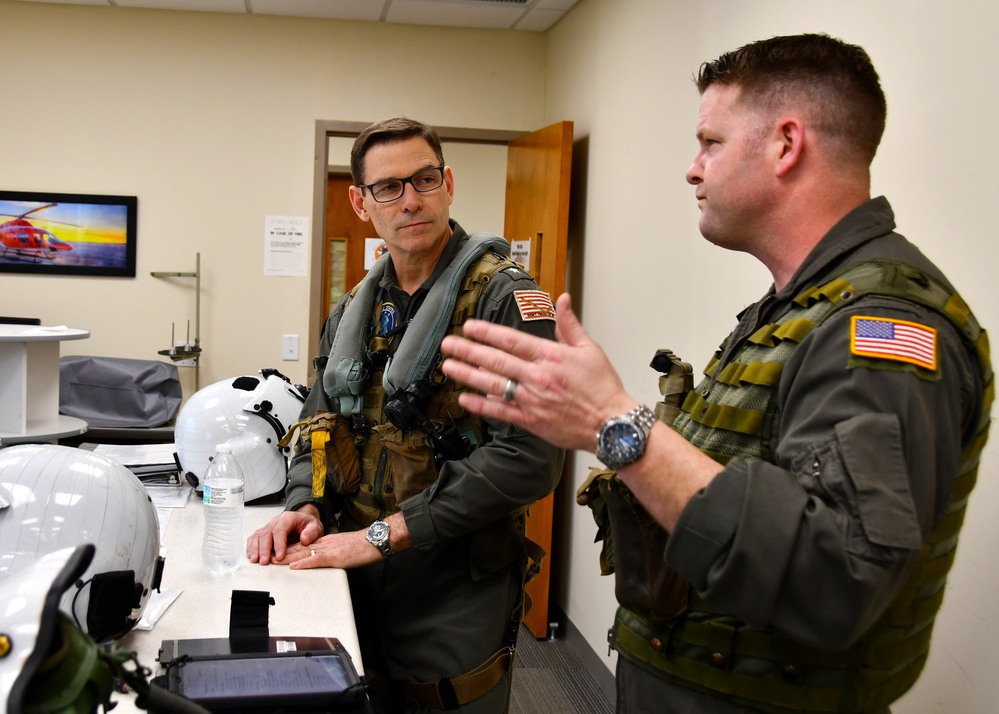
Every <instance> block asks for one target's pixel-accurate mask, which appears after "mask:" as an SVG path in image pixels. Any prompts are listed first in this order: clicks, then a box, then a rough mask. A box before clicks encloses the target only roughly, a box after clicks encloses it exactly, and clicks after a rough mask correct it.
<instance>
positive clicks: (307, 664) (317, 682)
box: [159, 637, 364, 712]
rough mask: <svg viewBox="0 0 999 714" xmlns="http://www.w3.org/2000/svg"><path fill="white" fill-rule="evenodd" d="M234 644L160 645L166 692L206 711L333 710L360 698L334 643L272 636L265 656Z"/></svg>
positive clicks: (358, 684)
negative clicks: (168, 691)
mask: <svg viewBox="0 0 999 714" xmlns="http://www.w3.org/2000/svg"><path fill="white" fill-rule="evenodd" d="M233 645H234V643H233V641H230V640H229V639H227V638H217V639H200V640H198V639H195V640H164V641H163V644H162V646H161V648H160V657H159V659H160V662H161V663H162V664H163V666H164V667H165V668H166V670H167V673H166V683H167V689H169V690H170V691H172V692H176V693H177V694H180V695H182V696H184V697H186V698H187V699H190V700H191V701H194V702H197V703H198V704H200V705H201V706H203V707H204V708H206V709H208V710H209V711H211V712H270V711H275V710H285V711H287V710H291V711H302V712H308V711H335V710H336V708H337V706H339V705H352V704H354V703H356V702H358V701H359V700H360V699H362V698H363V696H364V684H363V682H362V681H361V680H360V678H359V677H358V676H357V672H356V670H355V669H354V665H353V662H352V660H351V657H350V654H349V653H348V652H347V650H346V649H344V648H343V646H342V645H341V644H340V642H339V640H336V639H334V638H316V637H309V638H301V637H286V638H282V637H271V638H268V641H267V646H266V651H264V648H263V647H262V646H260V647H258V648H257V651H244V650H245V649H246V648H244V647H241V646H239V643H238V641H237V642H236V643H235V645H236V646H233Z"/></svg>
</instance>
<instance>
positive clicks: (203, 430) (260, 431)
mask: <svg viewBox="0 0 999 714" xmlns="http://www.w3.org/2000/svg"><path fill="white" fill-rule="evenodd" d="M260 374H261V376H259V377H251V376H241V377H234V378H231V379H224V380H222V381H221V382H216V383H215V384H211V385H209V386H207V387H205V388H203V389H201V390H199V391H198V392H196V393H195V394H194V395H193V396H192V397H191V398H190V399H188V400H187V403H186V404H184V406H183V407H182V408H181V410H180V413H179V414H178V415H177V421H176V425H175V427H174V440H175V442H176V445H177V458H178V459H179V460H180V465H181V468H182V469H183V470H184V473H185V476H186V478H187V480H188V482H189V483H190V484H191V485H192V486H194V488H195V490H196V491H201V490H202V483H203V481H204V477H205V471H206V469H207V468H208V464H209V462H210V461H211V459H212V456H214V454H215V447H216V445H218V444H222V443H228V444H229V445H231V446H232V453H233V456H234V457H235V458H236V462H237V463H238V464H239V466H240V468H241V469H242V471H243V477H244V479H245V485H244V494H245V498H246V501H247V502H249V501H253V500H256V499H261V498H267V497H272V496H276V495H278V494H280V493H282V492H283V491H284V487H285V484H286V482H287V475H288V459H287V453H286V452H287V451H288V449H287V448H282V447H279V446H278V441H280V440H281V437H283V436H284V435H285V432H286V431H287V430H288V428H289V427H290V426H291V425H292V424H294V423H295V422H296V421H297V420H298V418H299V415H300V413H301V411H302V404H303V403H304V402H305V397H304V396H303V391H304V388H302V387H296V386H295V385H293V384H291V382H290V381H289V380H288V378H287V377H285V376H284V375H282V374H281V373H280V372H277V371H276V370H270V369H265V370H261V372H260Z"/></svg>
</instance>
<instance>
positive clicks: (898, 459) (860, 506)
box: [836, 414, 923, 550]
mask: <svg viewBox="0 0 999 714" xmlns="http://www.w3.org/2000/svg"><path fill="white" fill-rule="evenodd" d="M836 438H837V439H838V441H839V445H840V451H841V453H842V455H843V463H844V464H845V466H846V471H847V474H848V475H849V478H850V481H851V482H852V483H853V487H854V489H855V492H856V498H857V502H856V506H857V511H858V513H859V514H860V520H861V523H862V524H863V528H864V533H865V534H866V536H867V538H868V540H870V542H871V543H875V544H877V545H881V546H885V547H888V548H904V549H907V550H918V549H919V548H921V547H922V545H923V542H922V540H923V539H922V533H921V531H920V528H919V521H918V519H917V518H916V509H915V506H914V505H913V503H912V495H911V494H910V493H909V480H908V476H907V474H906V469H905V459H904V457H903V455H902V454H903V451H902V429H901V426H900V425H899V422H898V417H896V416H895V415H894V414H860V415H858V416H855V417H853V418H852V419H848V420H847V421H845V422H842V423H840V424H838V425H837V426H836Z"/></svg>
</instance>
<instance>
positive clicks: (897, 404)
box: [442, 35, 993, 714]
mask: <svg viewBox="0 0 999 714" xmlns="http://www.w3.org/2000/svg"><path fill="white" fill-rule="evenodd" d="M697 86H698V89H699V90H700V92H701V107H700V113H699V116H698V120H697V139H698V143H699V147H700V148H699V150H698V153H697V155H696V157H695V158H694V161H693V163H692V164H691V166H690V168H689V169H688V171H687V181H688V182H689V183H690V184H691V185H693V186H694V188H695V195H696V198H697V201H698V205H699V207H700V209H701V218H700V230H701V233H702V234H703V235H704V237H705V238H707V239H708V240H709V241H711V242H712V243H715V244H716V245H719V246H721V247H724V248H727V249H729V250H738V251H745V252H748V253H750V254H752V255H753V256H755V257H756V258H757V259H758V260H760V261H761V262H762V263H763V264H764V265H766V267H767V268H768V269H769V270H770V273H771V275H772V277H773V285H772V286H771V287H770V289H769V290H768V291H767V292H766V294H765V295H764V296H763V297H762V299H760V300H759V301H758V302H757V303H755V304H753V305H750V306H749V307H748V308H747V309H745V310H744V311H743V312H741V313H740V315H739V318H738V325H737V326H736V328H735V329H734V331H733V332H732V333H731V334H730V335H729V336H728V337H727V338H726V339H725V341H724V342H723V343H722V345H721V346H720V347H719V349H718V351H717V352H716V353H715V355H714V356H713V358H712V359H711V360H710V362H709V364H708V366H707V368H706V369H705V371H704V377H703V379H702V381H701V382H700V384H698V385H697V386H696V388H693V389H689V387H683V386H682V384H683V376H684V371H685V369H684V364H683V363H682V362H681V361H680V360H679V359H678V358H676V357H675V356H673V355H672V354H671V353H668V352H664V353H661V354H658V355H657V358H656V360H655V361H654V365H655V366H657V367H659V368H661V371H663V372H665V373H666V375H665V379H664V380H663V381H662V382H661V391H663V394H664V401H663V402H662V403H659V404H657V405H656V406H657V415H658V416H659V417H660V418H659V419H656V415H653V414H652V412H651V411H650V410H649V409H648V408H647V407H645V406H644V405H639V404H638V403H637V402H636V400H634V399H633V398H631V397H630V396H628V394H627V393H626V392H625V390H624V388H623V385H622V383H621V381H620V379H619V378H618V376H617V374H616V373H615V372H614V370H613V368H612V366H611V365H610V364H609V362H608V361H607V358H606V356H605V355H604V353H603V351H602V350H601V349H600V347H599V346H598V345H597V344H596V343H594V342H593V341H592V340H591V339H590V337H589V336H588V335H587V333H586V332H585V331H584V330H583V328H582V325H581V324H580V323H579V321H578V320H577V319H576V317H575V315H574V314H573V312H572V310H571V307H570V301H569V297H568V295H563V296H561V297H560V298H559V302H558V308H559V309H558V315H559V316H558V324H557V327H556V336H557V339H558V341H557V342H556V343H545V342H542V341H538V340H531V339H529V338H527V337H525V336H523V335H518V334H516V333H512V332H510V331H508V330H503V329H502V328H499V327H497V326H494V325H485V324H482V323H479V322H469V323H467V324H466V326H465V339H461V338H458V337H448V338H446V339H445V341H444V343H443V345H442V347H443V349H444V351H445V354H447V355H449V359H447V360H446V361H445V364H444V372H445V374H447V375H449V376H450V377H452V378H455V379H457V380H459V381H462V382H464V383H466V384H468V385H470V386H471V387H474V388H475V389H478V390H479V391H480V392H482V394H481V395H476V394H474V393H471V392H468V393H465V394H464V395H463V396H462V398H461V403H462V404H463V405H464V406H465V407H467V408H468V409H469V410H471V411H473V412H475V413H478V414H482V415H484V416H489V417H492V418H496V419H503V420H506V421H510V422H512V423H516V424H520V425H521V426H524V427H525V428H527V429H528V430H529V431H531V432H533V433H535V434H538V435H539V436H542V437H544V438H546V439H548V440H550V441H551V442H553V443H556V444H558V445H560V446H564V447H566V448H572V449H581V450H585V451H591V452H595V453H596V455H597V457H598V458H599V459H600V460H601V461H603V463H604V464H605V465H606V466H607V467H608V469H607V470H606V471H600V472H596V473H595V474H594V478H593V480H592V482H590V483H589V484H585V485H584V488H583V489H581V492H580V500H581V501H582V502H588V503H589V504H590V505H594V506H596V507H595V508H594V515H595V516H601V514H608V516H607V518H604V517H602V516H601V518H600V519H599V521H600V523H601V526H602V530H601V532H602V533H604V534H605V535H606V534H607V533H608V532H609V533H611V534H613V543H612V544H610V543H608V542H607V539H606V538H605V545H604V548H605V552H604V556H605V557H604V559H603V561H604V562H605V563H607V564H608V566H611V567H613V568H614V569H615V575H616V580H617V582H616V585H617V587H616V594H617V597H618V600H619V603H620V605H621V607H620V608H619V609H618V612H617V616H616V618H615V622H614V628H613V630H612V636H611V644H612V646H613V647H614V648H615V649H616V650H617V651H618V653H619V657H618V672H617V690H618V710H617V711H618V712H619V714H625V713H628V714H630V713H633V712H656V713H657V714H662V713H667V714H668V713H670V712H698V713H699V714H714V713H724V714H734V713H735V712H769V713H771V714H783V713H786V712H854V713H856V712H870V713H880V712H885V711H887V709H888V706H889V705H890V704H891V702H893V701H894V700H896V699H897V698H898V697H899V696H901V695H902V693H904V692H905V691H906V690H907V689H908V688H909V687H910V686H911V685H912V684H913V682H915V681H916V679H917V677H918V676H919V673H920V671H921V669H922V666H923V664H924V662H925V659H926V655H927V652H928V649H929V641H930V632H931V631H932V626H933V621H934V616H935V614H936V612H937V610H938V608H939V606H940V603H941V600H942V596H943V592H944V583H945V578H946V574H947V571H948V570H949V567H950V563H951V562H952V560H953V555H954V550H955V548H956V543H957V535H958V531H959V530H960V525H961V521H962V517H963V514H964V508H965V506H966V503H967V497H968V493H969V492H970V490H971V487H972V486H973V484H974V480H975V475H976V471H977V466H978V461H979V457H980V455H981V453H982V449H983V447H984V444H985V440H986V437H987V433H988V425H989V411H990V408H991V402H992V396H993V386H992V370H991V367H990V364H989V351H988V343H987V339H986V335H985V333H984V331H983V330H982V329H981V328H980V326H979V325H978V323H977V321H976V320H975V318H974V316H973V315H972V314H971V311H970V309H969V308H968V307H967V305H966V304H965V303H964V302H963V301H962V300H961V298H960V297H959V296H958V295H957V293H956V291H955V290H954V288H953V286H952V285H951V284H950V283H949V282H948V281H947V279H946V278H945V277H944V276H943V274H942V273H941V272H940V270H939V269H938V268H936V267H935V266H934V265H933V264H932V263H931V262H930V261H929V260H928V259H926V258H925V257H924V256H923V255H922V254H921V253H920V252H919V251H918V250H917V249H916V248H915V247H914V246H913V245H912V244H910V243H909V242H908V241H907V240H906V239H905V238H903V237H902V236H901V235H899V234H897V233H895V232H894V229H895V221H894V216H893V213H892V210H891V207H890V206H889V204H888V202H887V201H886V200H885V199H884V198H883V197H879V198H874V199H871V197H870V172H869V167H870V163H871V160H872V159H873V157H874V153H875V151H876V149H877V146H878V143H879V142H880V139H881V134H882V131H883V127H884V123H885V114H886V109H885V106H886V104H885V98H884V95H883V93H882V90H881V86H880V81H879V79H878V75H877V73H876V72H875V70H874V67H873V66H872V64H871V61H870V58H869V57H868V55H867V53H866V52H865V51H864V50H863V49H862V48H860V47H857V46H855V45H850V44H847V43H845V42H842V41H840V40H836V39H833V38H830V37H828V36H826V35H798V36H791V37H775V38H771V39H769V40H763V41H760V42H755V43H752V44H749V45H747V46H745V47H743V48H741V49H739V50H736V51H734V52H730V53H727V54H725V55H722V56H721V57H720V58H719V59H717V60H715V61H713V62H708V63H706V64H705V65H703V66H702V67H701V70H700V73H699V76H698V77H697ZM704 283H705V288H706V289H710V287H711V274H710V271H708V272H707V274H706V275H705V278H704ZM473 340H474V341H473ZM497 348H498V349H497ZM511 384H512V385H514V387H513V388H512V389H511V388H510V387H509V385H511ZM678 385H681V386H678ZM511 391H512V392H513V398H512V400H511V399H503V398H500V397H499V396H498V395H500V394H506V395H509V393H510V392H511ZM673 399H676V400H677V402H678V403H680V404H682V406H678V407H676V408H671V407H670V404H671V400H673ZM663 421H665V422H666V423H662V422H663ZM670 427H672V428H670ZM636 498H637V500H638V501H639V502H640V504H638V503H635V501H634V499H636ZM643 507H644V509H643ZM646 510H647V513H646ZM649 515H651V518H650V517H649ZM643 548H644V549H645V550H643Z"/></svg>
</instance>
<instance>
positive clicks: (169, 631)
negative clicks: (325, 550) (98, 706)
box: [114, 486, 364, 714]
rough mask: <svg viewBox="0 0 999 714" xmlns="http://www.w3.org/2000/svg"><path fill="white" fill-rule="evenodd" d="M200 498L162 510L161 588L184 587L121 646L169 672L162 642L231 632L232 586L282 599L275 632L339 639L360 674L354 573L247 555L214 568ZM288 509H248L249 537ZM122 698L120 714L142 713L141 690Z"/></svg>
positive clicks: (273, 610)
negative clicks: (208, 565)
mask: <svg viewBox="0 0 999 714" xmlns="http://www.w3.org/2000/svg"><path fill="white" fill-rule="evenodd" d="M180 488H185V489H188V488H189V487H187V486H181V487H180ZM198 495H199V494H196V493H194V494H193V496H192V497H191V498H190V499H188V501H187V505H186V506H185V507H183V508H171V509H161V510H166V511H169V520H168V522H167V523H166V539H165V542H166V553H165V555H166V566H165V567H164V571H163V582H162V587H163V588H164V589H166V588H182V589H183V592H182V593H181V594H180V596H179V597H178V598H177V599H176V600H175V601H174V602H173V603H172V604H171V605H170V606H169V608H168V609H167V610H166V612H164V613H163V615H162V616H161V617H160V619H159V621H158V622H157V623H156V624H155V625H154V626H153V628H152V629H151V630H148V631H140V630H133V631H132V632H130V633H128V634H127V635H126V636H125V637H123V638H122V639H121V640H119V642H118V643H117V648H118V649H125V650H131V651H135V652H136V653H137V655H138V660H139V663H140V664H142V665H143V666H144V667H148V668H149V669H151V670H152V673H153V674H152V676H157V675H160V674H162V673H163V669H162V667H160V665H159V663H158V662H157V661H156V657H157V655H158V654H159V648H160V644H161V643H162V641H163V640H165V639H191V638H206V637H228V636H229V605H230V596H231V592H232V590H262V591H266V592H269V593H270V594H271V597H272V598H273V599H274V601H275V604H274V605H272V606H271V607H270V612H269V620H270V626H269V631H270V635H271V636H272V637H283V636H289V637H303V636H304V637H331V638H334V637H335V638H336V639H338V640H340V643H341V644H342V645H343V646H344V648H346V650H347V651H348V652H349V653H350V656H351V658H352V659H353V661H354V668H355V669H356V670H357V672H358V674H359V675H360V674H361V673H363V671H364V665H363V663H362V662H361V651H360V648H359V646H358V642H357V631H356V630H355V628H354V612H353V608H352V606H351V602H350V590H349V587H348V585H347V573H346V572H345V571H343V570H339V569H333V568H323V569H317V570H299V571H292V570H290V569H289V568H288V567H286V566H283V565H266V566H263V565H257V564H255V563H250V562H249V561H248V560H245V559H244V561H243V563H242V564H241V565H240V567H239V568H238V569H237V570H236V571H235V572H233V573H227V574H224V575H214V574H212V573H209V572H208V571H207V570H205V569H204V567H203V566H202V564H201V541H202V535H203V532H204V514H203V511H202V504H201V501H200V500H199V499H198ZM282 508H283V506H281V505H274V506H247V508H246V515H245V516H244V521H243V530H244V534H245V535H249V534H250V533H252V532H253V531H254V530H256V529H257V528H259V527H260V526H262V525H264V524H265V523H267V521H268V520H270V518H271V517H272V516H273V515H275V514H276V513H280V512H281V510H282ZM161 527H162V526H161ZM115 700H116V701H118V702H119V705H118V706H117V707H116V708H115V710H114V711H115V714H125V712H138V711H141V710H140V709H138V708H137V707H136V706H135V695H134V694H125V695H115Z"/></svg>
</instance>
